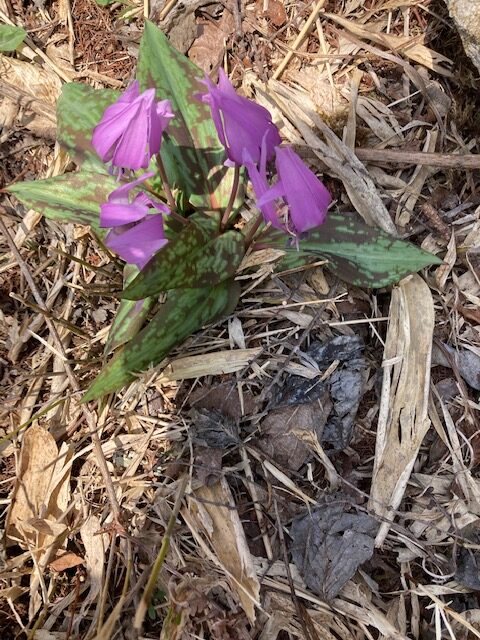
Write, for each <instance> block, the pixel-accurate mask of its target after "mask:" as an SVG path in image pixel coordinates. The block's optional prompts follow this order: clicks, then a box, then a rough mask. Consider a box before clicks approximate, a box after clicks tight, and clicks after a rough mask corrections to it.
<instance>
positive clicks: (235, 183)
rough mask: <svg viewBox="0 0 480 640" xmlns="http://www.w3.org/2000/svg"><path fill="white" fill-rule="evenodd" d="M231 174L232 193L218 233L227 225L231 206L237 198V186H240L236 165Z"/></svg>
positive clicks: (238, 169)
mask: <svg viewBox="0 0 480 640" xmlns="http://www.w3.org/2000/svg"><path fill="white" fill-rule="evenodd" d="M233 171H234V173H233V184H232V192H231V194H230V199H229V201H228V204H227V207H226V209H225V211H224V213H223V217H222V221H221V223H220V231H223V230H224V229H225V227H226V226H227V224H228V219H229V217H230V214H231V213H232V209H233V205H234V204H235V198H236V197H237V192H238V185H239V184H240V167H239V165H238V164H236V165H235V168H234V170H233Z"/></svg>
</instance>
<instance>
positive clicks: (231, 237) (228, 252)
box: [122, 219, 245, 300]
mask: <svg viewBox="0 0 480 640" xmlns="http://www.w3.org/2000/svg"><path fill="white" fill-rule="evenodd" d="M206 220H210V222H209V225H210V224H211V223H212V222H213V225H214V227H216V228H217V229H218V227H217V225H216V222H215V220H211V219H206ZM244 255H245V246H244V241H243V236H242V234H241V233H238V232H237V231H227V232H226V233H224V234H222V235H221V236H214V237H212V229H209V228H208V226H207V228H205V224H203V225H199V224H197V223H196V222H191V223H190V224H189V225H188V226H186V227H184V228H183V229H182V231H181V232H180V233H178V234H177V235H176V236H175V237H174V238H173V239H172V240H170V242H169V243H168V244H167V245H166V247H165V248H164V249H162V250H161V251H159V252H158V253H157V254H155V255H154V256H153V258H152V259H151V260H150V261H149V262H148V263H147V265H146V266H145V267H144V269H143V270H142V271H141V272H140V273H139V274H138V276H137V277H136V278H135V280H134V281H133V282H132V283H131V284H130V286H128V287H127V288H126V289H125V291H124V292H123V293H122V298H127V299H129V300H140V299H141V298H146V297H147V296H153V295H155V294H158V293H160V292H161V291H168V290H169V289H190V288H199V287H200V288H201V287H206V286H213V285H216V284H218V283H219V282H221V281H222V280H226V279H227V278H230V277H232V276H233V275H234V274H235V272H236V270H237V267H238V265H239V264H240V262H241V261H242V258H243V256H244Z"/></svg>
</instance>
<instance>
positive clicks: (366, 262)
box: [262, 215, 442, 288]
mask: <svg viewBox="0 0 480 640" xmlns="http://www.w3.org/2000/svg"><path fill="white" fill-rule="evenodd" d="M262 244H263V243H262ZM265 244H267V245H268V246H274V247H275V248H277V249H280V248H282V249H284V250H286V251H287V255H286V256H284V258H282V260H281V268H282V269H291V268H295V267H298V266H301V265H303V264H306V263H307V262H309V261H311V259H312V257H319V256H321V257H323V258H326V259H327V260H328V262H329V264H328V268H329V269H330V270H331V271H333V273H335V275H337V276H338V277H339V278H341V279H342V280H345V281H346V282H350V283H351V284H353V285H356V286H358V287H368V288H380V287H386V286H388V285H390V284H393V283H395V282H398V281H399V280H401V279H402V278H403V277H405V276H406V275H408V274H409V273H414V272H416V271H419V270H420V269H423V268H424V267H427V266H429V265H432V264H440V263H441V262H442V261H441V260H440V259H439V258H437V257H436V256H434V255H432V254H431V253H428V252H426V251H423V250H422V249H419V248H418V247H416V246H415V245H414V244H411V243H410V242H404V241H403V240H397V239H395V238H393V237H392V236H391V235H389V234H387V233H385V232H384V231H382V230H381V229H377V228H374V227H369V226H367V225H366V224H364V223H363V222H360V221H359V220H358V219H355V218H351V217H344V216H338V215H331V216H329V217H328V218H327V221H326V222H325V224H324V225H322V226H321V227H319V228H318V229H314V230H313V231H311V232H309V233H308V234H305V237H303V238H301V239H300V240H299V242H298V248H297V246H296V245H293V244H291V245H290V246H286V241H285V234H282V233H281V232H277V231H271V232H270V233H269V235H268V236H267V238H266V241H265Z"/></svg>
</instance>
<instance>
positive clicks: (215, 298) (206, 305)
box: [82, 280, 240, 402]
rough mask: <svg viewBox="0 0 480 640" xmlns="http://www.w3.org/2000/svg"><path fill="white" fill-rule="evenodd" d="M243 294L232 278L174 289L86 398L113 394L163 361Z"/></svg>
mask: <svg viewBox="0 0 480 640" xmlns="http://www.w3.org/2000/svg"><path fill="white" fill-rule="evenodd" d="M239 296H240V286H239V285H238V283H236V282H234V281H230V280H226V281H225V282H222V283H220V284H218V285H217V286H215V287H206V288H204V289H180V290H174V291H170V292H169V293H168V294H167V300H166V302H164V303H163V304H162V305H161V307H160V310H159V311H158V313H157V314H156V315H155V316H154V317H153V318H152V320H150V322H149V323H148V324H147V326H146V327H145V328H144V329H143V330H142V331H141V332H140V333H139V334H137V335H136V336H135V338H133V340H131V341H130V342H128V343H127V344H126V345H125V346H124V347H123V348H122V349H120V350H119V351H117V353H116V354H115V355H114V357H113V358H112V360H110V362H109V363H108V364H107V365H106V366H105V367H104V368H103V369H102V371H101V372H100V374H99V375H98V377H97V378H96V379H95V380H94V381H93V384H92V385H91V386H90V388H89V389H88V390H87V392H86V394H85V395H84V397H83V400H82V401H83V402H87V401H89V400H95V399H96V398H100V397H102V396H104V395H106V394H107V393H112V392H113V391H116V390H117V389H120V388H121V387H123V386H124V385H126V384H127V383H129V382H131V381H132V380H134V379H135V377H136V376H137V375H138V374H139V373H142V372H143V371H146V370H147V369H148V368H149V367H152V366H156V365H158V364H160V362H161V361H162V360H163V359H164V358H166V357H167V356H168V354H169V353H170V351H171V350H172V349H173V348H174V347H176V346H177V345H179V344H181V343H182V342H183V341H184V340H185V339H186V338H188V336H190V335H191V334H192V333H194V332H195V331H198V329H200V328H201V327H202V326H203V325H204V324H207V323H208V322H212V321H214V320H216V319H217V318H219V317H222V316H225V315H228V314H230V313H231V312H232V311H233V310H234V309H235V307H236V305H237V302H238V299H239Z"/></svg>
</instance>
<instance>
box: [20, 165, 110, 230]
mask: <svg viewBox="0 0 480 640" xmlns="http://www.w3.org/2000/svg"><path fill="white" fill-rule="evenodd" d="M116 186H118V185H117V182H116V181H115V178H113V177H112V176H109V175H107V174H100V173H95V172H90V171H79V172H78V173H66V174H64V175H61V176H56V177H55V178H48V179H47V180H35V181H32V182H18V183H17V184H13V185H11V186H10V187H8V191H9V192H10V193H13V194H14V195H15V196H16V197H17V198H18V199H19V200H20V201H21V202H23V204H25V205H26V206H27V207H29V208H30V209H35V211H39V212H40V213H42V214H43V215H44V216H45V217H46V218H50V219H52V220H61V221H62V222H75V223H77V224H85V225H90V226H91V227H92V228H93V229H94V230H95V231H96V233H97V234H99V235H101V232H100V229H99V227H98V220H99V214H100V203H101V202H106V200H107V196H108V194H109V193H110V192H111V191H112V190H113V189H115V187H116Z"/></svg>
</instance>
